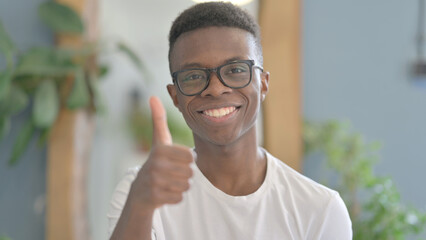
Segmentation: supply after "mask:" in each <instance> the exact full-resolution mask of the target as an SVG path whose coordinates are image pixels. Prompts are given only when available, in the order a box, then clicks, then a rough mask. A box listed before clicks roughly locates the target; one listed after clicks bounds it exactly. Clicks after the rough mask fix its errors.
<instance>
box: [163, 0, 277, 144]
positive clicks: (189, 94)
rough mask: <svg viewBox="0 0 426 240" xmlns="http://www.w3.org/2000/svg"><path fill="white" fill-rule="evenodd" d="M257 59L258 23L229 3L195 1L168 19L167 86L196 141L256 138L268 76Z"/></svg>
mask: <svg viewBox="0 0 426 240" xmlns="http://www.w3.org/2000/svg"><path fill="white" fill-rule="evenodd" d="M261 59H262V57H261V48H260V40H259V29H258V25H257V24H256V23H255V22H254V21H253V20H252V19H251V17H250V16H249V15H248V14H247V13H245V12H244V11H243V10H241V9H239V8H238V7H235V6H233V5H231V4H228V3H205V4H199V5H195V6H194V7H192V8H190V9H188V10H186V11H185V12H183V13H182V14H181V16H179V17H178V18H177V20H176V21H175V22H174V24H173V27H172V30H171V34H170V53H169V63H170V70H171V72H172V77H173V84H169V85H168V86H167V89H168V91H169V94H170V96H171V98H172V100H173V103H174V105H175V106H176V107H177V108H178V109H179V111H180V112H181V113H182V115H183V117H184V118H185V121H186V123H187V124H188V126H189V127H190V128H191V129H192V131H193V134H194V141H195V144H196V145H197V146H198V147H200V145H203V144H214V145H221V146H224V145H229V144H233V143H236V142H241V141H243V142H246V143H249V142H251V143H253V141H255V140H256V131H255V122H256V117H257V115H258V112H259V109H260V104H261V102H262V101H263V99H264V98H265V95H266V93H267V92H268V81H269V73H268V72H264V71H263V70H262V68H261Z"/></svg>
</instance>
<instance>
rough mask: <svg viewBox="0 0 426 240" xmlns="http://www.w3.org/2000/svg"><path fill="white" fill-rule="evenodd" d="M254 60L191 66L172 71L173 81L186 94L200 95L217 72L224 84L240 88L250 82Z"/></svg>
mask: <svg viewBox="0 0 426 240" xmlns="http://www.w3.org/2000/svg"><path fill="white" fill-rule="evenodd" d="M253 67H255V68H259V69H260V70H261V71H262V72H263V68H261V67H259V66H256V65H254V60H238V61H233V62H230V63H226V64H223V65H221V66H219V67H217V68H191V69H184V70H180V71H177V72H174V73H172V78H173V82H174V83H176V84H177V86H178V88H179V91H180V92H181V93H182V94H183V95H186V96H194V95H198V94H200V93H201V92H203V91H204V90H206V88H207V87H208V86H209V83H210V76H211V73H212V72H215V73H216V75H217V76H218V78H219V80H220V81H221V82H222V84H223V85H225V86H227V87H229V88H233V89H238V88H243V87H245V86H247V85H249V84H250V82H251V79H252V69H253Z"/></svg>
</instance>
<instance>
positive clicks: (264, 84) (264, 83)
mask: <svg viewBox="0 0 426 240" xmlns="http://www.w3.org/2000/svg"><path fill="white" fill-rule="evenodd" d="M260 76H261V83H260V84H261V88H260V94H261V96H262V102H263V100H265V97H266V94H268V91H269V72H262V74H260Z"/></svg>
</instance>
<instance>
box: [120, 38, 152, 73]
mask: <svg viewBox="0 0 426 240" xmlns="http://www.w3.org/2000/svg"><path fill="white" fill-rule="evenodd" d="M118 50H120V51H121V52H123V53H124V54H126V55H127V57H128V58H129V59H130V60H131V61H132V62H133V64H135V66H136V67H137V68H138V70H139V71H140V72H141V73H142V74H143V75H145V78H146V79H151V77H150V74H149V71H148V68H147V67H146V66H145V64H144V62H143V61H142V59H141V58H139V56H138V55H136V53H135V51H133V50H132V49H131V48H130V47H129V46H127V45H126V44H124V43H123V42H119V43H118Z"/></svg>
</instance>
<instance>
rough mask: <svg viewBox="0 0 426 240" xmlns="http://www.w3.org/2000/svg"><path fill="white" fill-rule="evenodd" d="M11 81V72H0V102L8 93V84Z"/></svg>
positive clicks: (7, 70) (8, 70) (9, 70)
mask: <svg viewBox="0 0 426 240" xmlns="http://www.w3.org/2000/svg"><path fill="white" fill-rule="evenodd" d="M11 80H12V70H11V69H10V68H8V69H6V70H5V71H4V72H0V100H1V99H4V98H5V97H6V96H7V95H8V93H9V91H10V82H11Z"/></svg>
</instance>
